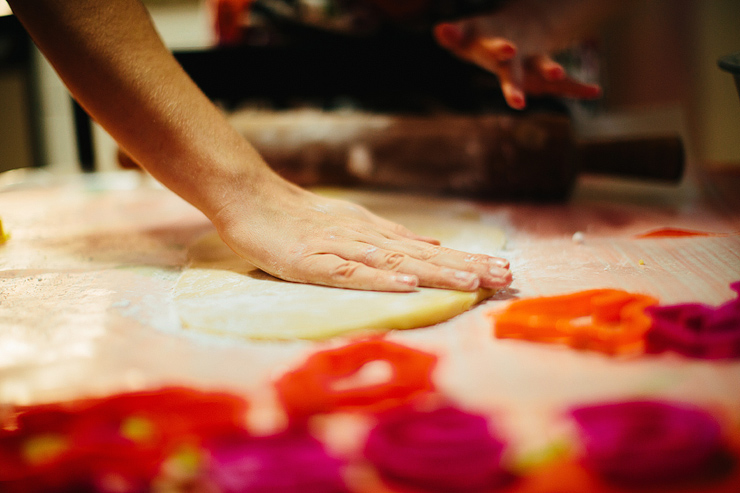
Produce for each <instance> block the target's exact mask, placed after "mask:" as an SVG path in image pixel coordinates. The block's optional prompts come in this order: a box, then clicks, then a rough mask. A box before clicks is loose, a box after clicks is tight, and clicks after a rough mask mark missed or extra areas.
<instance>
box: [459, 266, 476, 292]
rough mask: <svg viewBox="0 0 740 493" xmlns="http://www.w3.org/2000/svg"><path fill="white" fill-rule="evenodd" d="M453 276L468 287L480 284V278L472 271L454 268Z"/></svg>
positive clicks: (472, 287) (473, 287)
mask: <svg viewBox="0 0 740 493" xmlns="http://www.w3.org/2000/svg"><path fill="white" fill-rule="evenodd" d="M454 276H455V279H458V280H459V281H461V282H462V283H463V285H465V286H466V287H469V288H470V289H476V288H477V287H478V286H479V285H480V279H478V276H476V275H475V274H473V273H472V272H466V271H464V270H456V271H455V274H454Z"/></svg>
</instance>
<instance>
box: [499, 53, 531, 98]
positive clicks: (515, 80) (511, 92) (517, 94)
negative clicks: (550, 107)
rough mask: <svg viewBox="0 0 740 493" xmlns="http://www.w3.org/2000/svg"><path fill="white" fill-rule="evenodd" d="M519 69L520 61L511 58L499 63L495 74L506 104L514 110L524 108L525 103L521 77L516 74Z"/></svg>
mask: <svg viewBox="0 0 740 493" xmlns="http://www.w3.org/2000/svg"><path fill="white" fill-rule="evenodd" d="M520 69H521V63H520V62H519V61H518V60H512V61H509V62H505V63H500V64H499V68H498V74H497V75H498V79H499V83H500V84H501V92H502V93H503V95H504V99H505V100H506V104H508V105H509V106H511V107H512V108H514V109H516V110H521V109H524V107H525V106H526V105H527V98H526V96H525V95H524V88H523V86H522V83H521V78H520V77H518V76H517V73H518V72H519V71H520Z"/></svg>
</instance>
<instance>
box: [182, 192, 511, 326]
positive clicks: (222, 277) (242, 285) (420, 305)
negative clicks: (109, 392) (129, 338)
mask: <svg viewBox="0 0 740 493" xmlns="http://www.w3.org/2000/svg"><path fill="white" fill-rule="evenodd" d="M326 194H327V195H332V196H335V197H342V198H346V199H349V200H353V201H355V202H359V203H362V204H363V205H366V206H367V207H368V208H370V209H371V210H373V211H375V212H378V213H380V214H381V215H383V216H384V217H386V218H388V219H391V220H395V221H397V222H400V223H401V224H404V225H405V226H407V227H409V228H410V229H412V230H413V231H415V232H417V233H419V234H423V235H428V236H433V237H435V238H437V239H439V240H440V241H441V242H442V244H443V245H444V246H449V247H450V248H455V249H459V250H464V251H467V252H470V253H487V254H490V255H495V254H497V252H498V250H499V249H500V248H501V247H502V246H503V245H504V242H505V238H504V233H503V232H502V231H501V230H499V229H497V228H494V227H491V226H486V225H483V224H481V223H480V222H479V220H478V217H477V213H476V212H475V211H474V210H473V209H472V208H471V207H470V206H468V205H465V204H464V203H463V205H460V204H461V203H460V202H455V201H442V202H440V201H429V200H423V201H420V199H413V198H408V197H399V196H394V195H387V196H386V195H383V196H380V197H378V195H377V194H362V193H358V192H353V193H346V194H341V193H337V192H327V193H326ZM376 199H379V200H378V201H377V202H375V200H376ZM381 204H382V207H381ZM374 205H376V206H378V207H374ZM381 209H382V210H381ZM413 210H416V211H424V214H423V215H422V214H420V213H412V212H406V211H413ZM189 258H190V263H189V265H188V267H187V268H186V269H185V271H184V272H183V274H182V275H181V277H180V279H179V280H178V283H177V285H176V287H175V305H176V307H177V310H178V312H179V315H180V319H181V321H182V325H183V327H184V328H186V329H191V330H197V331H201V332H208V333H215V334H223V335H230V336H236V337H242V338H249V339H282V340H285V339H323V338H328V337H332V336H336V335H341V334H345V333H349V332H357V331H379V330H392V329H412V328H416V327H425V326H429V325H433V324H436V323H439V322H442V321H444V320H447V319H449V318H452V317H453V316H455V315H457V314H459V313H462V312H464V311H465V310H467V309H468V308H470V307H471V306H472V305H474V304H476V303H478V302H479V301H481V300H483V299H485V298H487V297H490V296H491V295H492V294H493V292H494V291H492V290H484V289H481V290H478V291H477V292H473V293H468V292H461V291H450V290H443V289H430V288H421V289H419V290H418V291H416V292H412V293H385V292H370V291H358V290H350V289H339V288H329V287H323V286H315V285H308V284H298V283H291V282H286V281H282V280H280V279H277V278H275V277H272V276H270V275H268V274H266V273H264V272H262V271H261V270H259V269H257V268H256V267H254V266H253V265H251V264H249V263H248V262H246V261H245V260H244V259H242V258H240V257H238V256H237V255H236V254H234V253H233V252H232V251H231V249H230V248H229V247H228V246H226V244H225V243H223V242H222V241H221V239H220V238H219V237H218V235H217V234H216V233H215V232H214V233H210V234H208V235H206V236H204V237H202V238H200V239H199V240H198V241H197V242H195V243H194V244H193V245H192V246H191V247H190V250H189Z"/></svg>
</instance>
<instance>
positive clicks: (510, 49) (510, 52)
mask: <svg viewBox="0 0 740 493" xmlns="http://www.w3.org/2000/svg"><path fill="white" fill-rule="evenodd" d="M499 50H500V53H501V55H503V56H506V57H513V56H514V55H516V48H515V47H514V45H510V44H508V43H505V44H503V45H501V48H499Z"/></svg>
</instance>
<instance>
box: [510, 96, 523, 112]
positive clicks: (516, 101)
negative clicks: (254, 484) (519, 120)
mask: <svg viewBox="0 0 740 493" xmlns="http://www.w3.org/2000/svg"><path fill="white" fill-rule="evenodd" d="M509 104H510V105H511V107H512V108H514V109H517V110H521V109H524V106H525V104H526V103H525V101H524V95H523V94H519V93H514V94H512V95H511V96H510V97H509Z"/></svg>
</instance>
